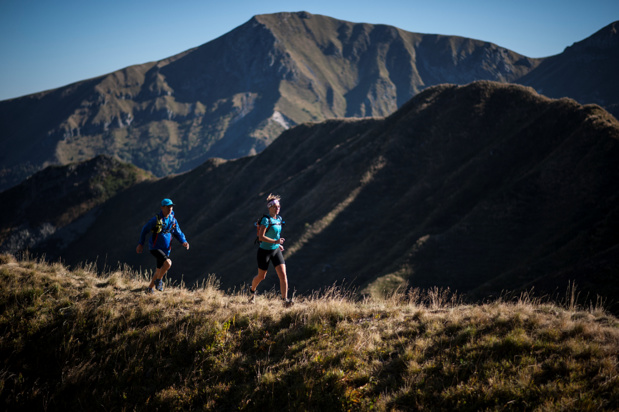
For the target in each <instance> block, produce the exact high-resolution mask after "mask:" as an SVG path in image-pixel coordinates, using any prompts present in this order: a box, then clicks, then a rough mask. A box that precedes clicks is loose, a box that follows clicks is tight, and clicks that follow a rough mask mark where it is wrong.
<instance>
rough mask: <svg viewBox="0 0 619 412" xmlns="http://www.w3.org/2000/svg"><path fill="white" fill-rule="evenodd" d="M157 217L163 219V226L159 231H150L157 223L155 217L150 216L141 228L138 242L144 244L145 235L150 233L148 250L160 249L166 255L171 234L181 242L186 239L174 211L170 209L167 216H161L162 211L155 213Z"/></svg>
mask: <svg viewBox="0 0 619 412" xmlns="http://www.w3.org/2000/svg"><path fill="white" fill-rule="evenodd" d="M157 215H159V218H160V219H162V220H163V227H162V229H161V233H157V234H154V233H151V231H152V229H153V227H155V224H156V223H157V218H156V217H154V216H153V217H152V218H151V219H150V220H149V221H148V222H146V224H145V225H144V227H143V228H142V233H141V234H140V241H139V242H138V243H139V244H140V245H143V244H144V241H145V240H146V236H148V235H150V237H149V239H148V247H149V248H150V250H156V249H159V250H162V251H163V252H164V253H166V254H167V255H170V251H171V250H172V235H174V237H175V238H176V240H178V241H179V242H180V243H181V244H182V243H185V242H186V241H187V239H186V238H185V235H184V234H183V232H182V231H181V228H180V226H179V225H178V222H177V221H176V218H175V217H174V211H172V212H171V213H170V214H169V215H168V217H167V218H165V219H164V218H163V213H161V212H159V213H157Z"/></svg>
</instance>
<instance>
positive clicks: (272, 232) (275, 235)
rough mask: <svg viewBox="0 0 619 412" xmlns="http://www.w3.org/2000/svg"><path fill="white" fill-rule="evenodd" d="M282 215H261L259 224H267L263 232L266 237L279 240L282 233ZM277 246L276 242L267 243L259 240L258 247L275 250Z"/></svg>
mask: <svg viewBox="0 0 619 412" xmlns="http://www.w3.org/2000/svg"><path fill="white" fill-rule="evenodd" d="M282 222H283V221H282V217H281V216H280V215H277V217H276V218H272V217H268V218H267V217H266V216H265V217H263V218H262V219H261V220H260V225H262V226H267V225H268V226H269V227H268V229H267V231H266V232H265V233H264V235H265V236H266V237H269V238H271V239H274V240H279V238H280V237H281V233H282ZM278 247H279V244H277V243H268V242H260V248H261V249H265V250H275V249H277V248H278Z"/></svg>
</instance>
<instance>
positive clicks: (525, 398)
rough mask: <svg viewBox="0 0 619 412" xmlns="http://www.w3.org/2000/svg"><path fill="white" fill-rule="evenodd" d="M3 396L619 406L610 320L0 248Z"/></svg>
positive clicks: (71, 401) (39, 402)
mask: <svg viewBox="0 0 619 412" xmlns="http://www.w3.org/2000/svg"><path fill="white" fill-rule="evenodd" d="M0 282H1V284H2V287H1V288H0V408H2V410H4V411H23V410H138V411H142V410H205V411H221V410H246V411H265V410H303V411H305V410H312V411H314V410H315V411H326V410H328V411H349V410H377V411H393V410H432V411H454V410H459V411H479V410H508V411H512V410H513V411H520V410H579V411H581V410H596V411H612V410H617V409H618V408H619V389H618V388H619V378H618V376H619V370H618V365H619V359H618V355H617V354H618V353H619V351H618V348H619V321H618V320H617V318H615V317H612V316H609V315H608V314H606V313H604V311H603V310H602V309H601V308H590V309H589V310H582V309H580V308H578V307H576V306H574V301H573V300H570V299H569V298H568V299H567V300H565V301H564V302H562V304H560V305H558V304H555V303H551V302H541V301H536V300H531V299H529V298H528V297H527V296H526V295H525V296H522V297H521V298H520V299H516V300H514V301H509V302H505V301H501V300H496V301H492V302H487V303H486V304H484V305H480V306H471V305H463V304H460V303H458V300H457V299H452V298H453V296H451V295H450V294H449V293H446V292H445V291H439V290H435V291H429V292H420V291H418V290H417V291H411V292H410V293H409V294H395V295H393V296H391V297H390V298H388V299H369V300H364V301H363V302H355V301H354V300H351V299H350V297H349V295H348V294H347V292H346V291H342V290H339V289H333V288H329V289H328V290H325V291H324V293H322V294H314V295H312V296H308V297H306V298H303V299H299V300H297V302H296V304H295V305H294V306H293V307H292V308H291V309H282V307H281V302H280V301H279V300H278V299H277V298H275V297H274V296H261V297H260V298H259V299H258V301H257V303H256V304H254V305H250V304H248V303H246V302H247V295H246V294H243V293H232V294H229V293H224V292H222V291H221V290H220V289H219V288H218V286H217V284H216V283H213V282H212V279H211V281H209V282H207V283H205V284H203V285H202V287H199V288H197V289H193V290H188V289H186V288H184V287H168V288H167V289H166V290H165V291H164V292H163V293H158V294H157V295H155V296H152V295H145V294H144V293H143V292H142V290H143V285H144V283H145V282H146V281H145V280H144V279H143V278H142V277H141V275H140V274H136V273H134V272H131V271H127V270H126V268H125V269H120V268H119V269H117V270H113V271H109V272H105V273H103V274H100V275H99V274H97V273H95V272H93V271H92V268H89V267H80V268H75V269H74V270H69V269H68V268H67V267H65V266H63V265H61V264H59V263H55V264H52V265H48V264H43V263H40V262H39V261H36V260H28V259H26V260H21V261H16V260H15V259H13V258H12V257H11V256H7V255H1V256H0Z"/></svg>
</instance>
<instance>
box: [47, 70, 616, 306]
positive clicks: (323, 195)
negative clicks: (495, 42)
mask: <svg viewBox="0 0 619 412" xmlns="http://www.w3.org/2000/svg"><path fill="white" fill-rule="evenodd" d="M618 139H619V123H618V122H617V120H616V119H615V118H614V117H613V116H611V115H610V114H609V113H607V112H606V111H604V110H603V109H601V108H600V107H599V106H595V105H588V106H582V105H580V104H578V103H576V102H575V101H573V100H570V99H560V100H552V99H549V98H545V97H543V96H540V95H538V94H537V93H536V92H534V91H533V90H532V89H530V88H525V87H522V86H516V85H505V84H500V83H495V82H475V83H472V84H470V85H467V86H455V85H443V86H436V87H432V88H429V89H428V90H425V91H423V92H421V93H420V94H419V95H417V96H416V97H415V98H413V99H412V100H411V101H410V102H408V103H407V104H405V105H404V106H403V107H402V108H401V109H399V110H398V111H397V112H395V113H394V114H393V115H391V116H389V117H387V118H383V119H378V118H377V119H360V120H350V119H349V120H330V121H326V122H322V123H318V124H305V125H301V126H298V127H295V128H293V129H290V130H288V131H286V132H285V133H283V134H282V135H281V136H280V137H279V138H278V139H277V140H276V141H275V142H274V143H273V144H272V145H270V146H269V147H268V148H267V149H265V150H264V151H263V152H262V153H260V154H259V155H257V156H252V157H245V158H241V159H238V160H234V161H224V160H211V161H208V162H206V163H205V164H203V165H202V166H200V167H198V168H196V169H194V170H193V171H191V172H188V173H186V174H183V175H179V176H175V177H168V178H164V179H160V180H156V181H150V182H145V183H141V184H138V185H136V186H133V187H131V188H130V189H128V190H125V191H124V192H122V193H120V194H118V195H117V196H115V197H114V198H112V199H110V200H109V201H107V202H106V203H105V204H104V205H103V206H102V207H101V209H100V213H99V214H98V215H97V217H96V219H95V220H94V221H93V222H92V224H91V225H90V226H89V227H88V230H87V231H85V233H84V235H83V236H81V237H79V238H78V239H77V240H76V241H75V242H73V243H71V244H70V245H69V246H68V247H66V248H63V249H62V250H61V251H60V252H59V253H61V255H62V257H63V259H64V260H66V261H67V262H68V263H76V262H79V261H81V260H83V259H87V260H91V261H94V260H95V259H98V262H99V263H103V261H105V262H107V263H108V264H113V263H115V262H123V263H124V262H127V263H129V264H130V265H133V266H135V267H142V268H151V267H153V265H154V262H153V259H152V257H151V256H150V255H136V254H135V245H136V243H137V239H138V235H139V232H140V229H141V227H142V225H143V224H144V223H145V222H146V221H147V220H148V219H149V218H150V217H151V216H152V215H153V213H154V212H156V211H157V210H158V208H157V205H158V202H159V201H160V199H161V198H163V197H170V198H172V199H173V200H174V201H175V203H177V205H178V206H177V207H176V208H175V211H176V215H177V218H178V220H179V222H180V225H181V228H182V229H183V231H184V232H185V233H186V235H187V237H188V239H189V242H190V244H191V249H190V250H189V251H185V250H184V249H182V248H180V247H179V246H175V247H174V250H173V252H172V259H173V261H174V264H173V267H172V269H171V272H170V276H171V277H172V278H173V279H176V280H179V279H180V278H181V276H182V278H183V279H184V281H185V282H187V283H189V284H191V283H192V282H194V281H200V280H201V279H203V278H204V277H205V276H206V275H208V274H209V273H215V274H216V276H217V277H219V278H220V279H221V282H222V285H223V286H224V287H236V286H240V285H241V284H242V283H244V282H249V281H250V279H251V277H253V275H254V274H255V271H256V269H255V267H256V264H255V253H256V247H255V246H254V245H253V240H254V238H255V228H254V226H253V222H254V221H255V219H256V218H257V217H259V216H260V215H261V214H262V213H265V212H266V206H265V199H266V197H267V195H268V194H269V193H271V192H272V193H279V194H281V195H282V211H281V213H282V215H283V216H284V218H285V220H286V225H285V226H284V237H285V238H286V239H287V240H286V243H285V246H286V253H285V257H286V259H287V266H288V273H289V281H290V285H291V287H293V288H296V289H297V290H298V291H301V292H305V291H308V290H311V289H318V288H321V287H324V286H329V285H331V284H333V283H334V282H338V283H340V282H344V283H352V284H354V285H356V286H358V287H360V288H363V289H364V290H365V291H368V292H380V291H382V290H383V289H385V288H393V287H397V286H401V285H404V284H406V283H408V284H409V285H410V286H416V287H424V288H425V287H431V286H442V287H450V288H451V289H452V290H457V291H459V292H461V293H467V294H468V295H469V296H471V297H474V298H483V297H486V296H489V295H493V294H499V293H500V292H501V291H503V290H521V289H525V290H528V289H529V288H531V287H532V286H535V288H536V290H538V291H548V292H553V291H555V289H556V288H560V289H561V290H565V287H566V286H567V282H568V280H574V281H575V282H576V284H577V285H578V286H579V287H580V288H581V289H584V291H587V292H591V293H593V295H592V296H595V294H596V293H599V294H600V295H602V296H606V297H612V296H615V295H616V292H617V289H618V288H617V280H616V278H615V276H614V274H615V273H616V271H617V269H618V268H619V265H618V264H619V251H618V249H617V246H616V245H617V236H616V233H617V229H619V206H618V205H619V202H618V200H619V199H617V197H618V192H617V190H616V187H615V186H616V185H615V183H616V181H617V178H619V169H618V168H617V164H619V162H618V160H619V141H618ZM70 226H71V225H69V226H68V227H67V228H66V230H71V227H70ZM56 236H62V231H59V232H58V233H57V234H56ZM48 242H49V243H48V244H49V245H55V241H54V238H53V237H52V238H50V239H48ZM45 250H49V248H46V247H45V246H43V247H42V248H41V249H39V251H45ZM51 257H53V256H51ZM269 273H270V274H269V277H270V280H269V281H270V282H276V276H275V275H274V272H273V271H272V269H271V270H270V272H269ZM269 281H267V283H266V284H265V287H269V285H270V284H269Z"/></svg>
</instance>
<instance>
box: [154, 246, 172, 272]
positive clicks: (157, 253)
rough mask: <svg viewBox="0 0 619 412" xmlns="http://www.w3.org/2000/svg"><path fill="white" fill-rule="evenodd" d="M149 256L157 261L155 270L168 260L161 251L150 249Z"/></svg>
mask: <svg viewBox="0 0 619 412" xmlns="http://www.w3.org/2000/svg"><path fill="white" fill-rule="evenodd" d="M150 254H151V255H153V256H154V257H155V259H157V269H160V268H161V267H162V266H163V263H164V262H165V261H166V260H168V259H170V257H169V256H168V255H166V254H165V253H164V252H163V250H161V249H151V250H150Z"/></svg>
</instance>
